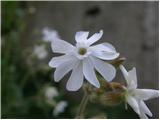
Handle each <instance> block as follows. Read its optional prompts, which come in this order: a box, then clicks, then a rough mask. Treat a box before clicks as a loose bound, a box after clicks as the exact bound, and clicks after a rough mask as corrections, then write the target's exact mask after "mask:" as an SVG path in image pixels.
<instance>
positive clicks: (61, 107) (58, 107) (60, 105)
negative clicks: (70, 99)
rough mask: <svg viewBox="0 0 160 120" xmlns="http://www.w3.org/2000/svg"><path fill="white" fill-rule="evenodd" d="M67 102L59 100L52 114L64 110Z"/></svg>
mask: <svg viewBox="0 0 160 120" xmlns="http://www.w3.org/2000/svg"><path fill="white" fill-rule="evenodd" d="M67 105H68V103H67V102H66V101H60V102H59V103H58V104H57V105H56V107H55V108H54V110H53V115H55V116H57V115H58V114H60V113H62V112H64V110H65V108H66V107H67Z"/></svg>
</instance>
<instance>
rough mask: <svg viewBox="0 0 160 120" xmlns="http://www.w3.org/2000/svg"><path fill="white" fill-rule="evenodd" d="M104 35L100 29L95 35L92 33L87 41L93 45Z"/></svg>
mask: <svg viewBox="0 0 160 120" xmlns="http://www.w3.org/2000/svg"><path fill="white" fill-rule="evenodd" d="M102 35H103V30H100V32H99V33H95V34H94V35H92V36H91V37H90V38H89V39H88V40H87V43H88V44H89V45H92V44H93V43H95V42H96V41H98V40H99V39H100V38H101V37H102Z"/></svg>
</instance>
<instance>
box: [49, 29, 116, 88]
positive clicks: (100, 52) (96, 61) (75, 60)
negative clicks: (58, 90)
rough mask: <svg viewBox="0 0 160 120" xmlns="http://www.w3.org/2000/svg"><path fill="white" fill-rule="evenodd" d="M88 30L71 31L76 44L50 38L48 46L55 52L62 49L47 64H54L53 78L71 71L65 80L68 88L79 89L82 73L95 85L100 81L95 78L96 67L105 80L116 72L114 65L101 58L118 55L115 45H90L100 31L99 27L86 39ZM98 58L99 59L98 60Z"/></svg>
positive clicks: (100, 33) (95, 40) (97, 38)
mask: <svg viewBox="0 0 160 120" xmlns="http://www.w3.org/2000/svg"><path fill="white" fill-rule="evenodd" d="M88 34H89V32H84V31H83V32H82V31H80V32H77V33H76V35H75V40H76V42H77V43H76V46H73V45H71V44H70V43H68V42H66V41H63V40H60V39H59V40H54V41H52V50H53V52H55V53H62V54H65V55H62V56H60V57H53V58H52V60H51V61H50V62H49V66H50V67H55V68H56V70H55V73H54V79H55V81H56V82H59V81H60V80H61V79H62V78H63V77H64V76H65V75H66V74H67V73H68V72H69V71H71V70H72V74H71V76H70V78H69V80H68V82H67V85H66V87H67V89H68V90H69V91H76V90H78V89H80V87H81V86H82V84H83V79H84V77H85V78H86V80H87V81H88V82H90V83H91V84H92V85H94V86H95V87H97V88H99V87H100V84H99V81H98V80H97V78H96V74H95V71H94V69H96V70H97V71H98V72H99V73H100V74H101V75H102V76H103V77H104V78H105V79H106V80H108V81H111V80H112V79H113V78H114V77H115V74H116V69H115V68H114V67H113V66H112V65H111V64H109V63H107V62H104V61H102V60H113V59H115V58H117V57H118V56H119V53H117V52H116V50H115V48H114V47H113V46H112V45H111V44H109V43H102V44H98V45H93V46H91V45H92V44H93V43H95V42H97V41H98V40H99V39H100V38H101V37H102V35H103V31H102V30H101V31H100V32H99V33H95V34H94V35H93V36H91V37H90V38H88V39H87V37H88ZM100 59H102V60H100Z"/></svg>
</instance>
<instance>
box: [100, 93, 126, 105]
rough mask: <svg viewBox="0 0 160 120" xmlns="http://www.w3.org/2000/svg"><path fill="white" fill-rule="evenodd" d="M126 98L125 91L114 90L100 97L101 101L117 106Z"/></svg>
mask: <svg viewBox="0 0 160 120" xmlns="http://www.w3.org/2000/svg"><path fill="white" fill-rule="evenodd" d="M123 100H124V92H121V91H120V92H119V91H112V92H107V93H105V94H103V95H101V97H100V102H101V103H102V104H104V105H107V106H115V105H118V104H120V103H121V102H122V101H123Z"/></svg>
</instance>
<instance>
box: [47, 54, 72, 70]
mask: <svg viewBox="0 0 160 120" xmlns="http://www.w3.org/2000/svg"><path fill="white" fill-rule="evenodd" d="M71 59H72V56H70V55H62V56H59V57H53V58H52V59H51V60H50V62H49V66H50V67H58V66H59V65H60V64H62V63H64V62H66V61H70V60H71Z"/></svg>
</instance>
